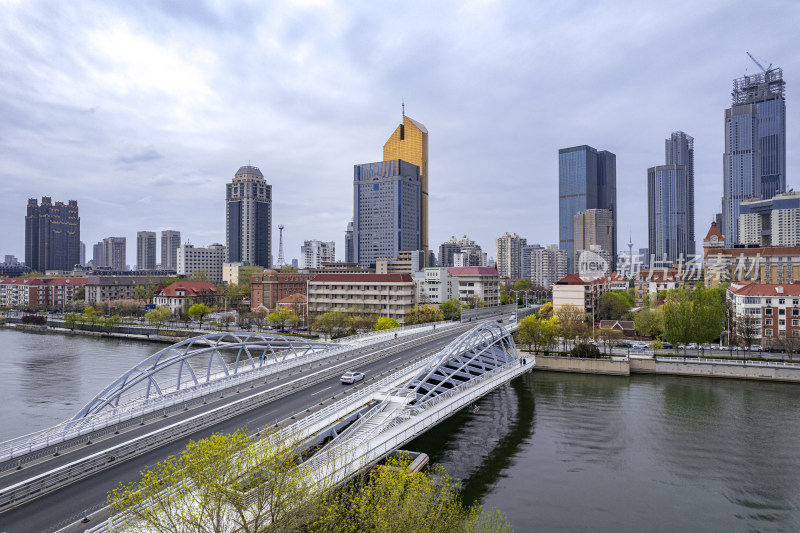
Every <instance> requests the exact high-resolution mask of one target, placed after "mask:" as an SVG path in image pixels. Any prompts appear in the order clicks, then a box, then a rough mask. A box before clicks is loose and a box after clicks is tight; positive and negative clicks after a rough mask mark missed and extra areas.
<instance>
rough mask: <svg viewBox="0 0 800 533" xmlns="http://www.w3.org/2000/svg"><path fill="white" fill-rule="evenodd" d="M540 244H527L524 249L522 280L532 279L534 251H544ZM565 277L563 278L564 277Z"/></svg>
mask: <svg viewBox="0 0 800 533" xmlns="http://www.w3.org/2000/svg"><path fill="white" fill-rule="evenodd" d="M543 249H544V248H542V246H540V245H538V244H526V245H525V246H523V247H522V260H521V261H522V276H521V277H522V278H523V279H531V257H532V255H533V251H534V250H543ZM562 277H563V276H562Z"/></svg>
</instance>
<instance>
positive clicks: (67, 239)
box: [25, 196, 81, 272]
mask: <svg viewBox="0 0 800 533" xmlns="http://www.w3.org/2000/svg"><path fill="white" fill-rule="evenodd" d="M80 242H81V219H80V217H79V216H78V202H77V200H70V201H69V202H68V203H66V204H65V203H63V202H56V203H55V204H53V202H52V199H51V198H50V197H49V196H43V197H42V204H41V205H39V204H38V202H37V201H36V199H35V198H31V199H29V200H28V211H27V214H26V215H25V264H26V265H27V266H29V267H31V268H32V269H33V270H34V271H39V272H45V271H47V270H72V269H73V268H74V267H75V265H76V264H78V263H80Z"/></svg>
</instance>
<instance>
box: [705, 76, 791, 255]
mask: <svg viewBox="0 0 800 533" xmlns="http://www.w3.org/2000/svg"><path fill="white" fill-rule="evenodd" d="M759 66H761V65H759ZM771 67H772V65H770V68H767V69H764V70H763V72H759V73H757V74H752V75H749V76H743V77H741V78H737V79H735V80H733V92H732V93H731V96H732V103H731V107H730V108H729V109H726V110H725V153H724V154H723V188H724V192H723V197H722V220H723V227H722V228H721V230H722V233H724V234H725V243H726V245H727V246H732V245H734V244H737V243H738V242H739V228H738V221H739V205H740V204H741V202H742V200H746V199H748V198H761V199H763V200H768V199H770V198H772V197H773V196H775V195H776V194H777V193H779V192H783V191H785V190H786V99H785V91H786V87H785V83H784V81H783V69H780V68H771Z"/></svg>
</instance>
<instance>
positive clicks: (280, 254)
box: [277, 224, 286, 267]
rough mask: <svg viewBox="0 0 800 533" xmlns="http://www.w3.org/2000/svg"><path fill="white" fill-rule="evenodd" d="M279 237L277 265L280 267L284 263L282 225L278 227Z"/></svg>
mask: <svg viewBox="0 0 800 533" xmlns="http://www.w3.org/2000/svg"><path fill="white" fill-rule="evenodd" d="M278 231H279V232H280V235H279V236H278V265H277V266H279V267H282V266H283V265H284V264H285V263H286V262H285V261H284V260H283V224H281V225H280V226H278Z"/></svg>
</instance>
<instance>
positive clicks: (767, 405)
mask: <svg viewBox="0 0 800 533" xmlns="http://www.w3.org/2000/svg"><path fill="white" fill-rule="evenodd" d="M161 347H163V345H159V344H149V343H144V342H135V341H118V340H111V339H97V338H87V337H70V336H62V335H54V334H32V333H22V332H16V331H12V330H6V329H0V402H1V403H0V405H1V406H2V407H0V409H2V411H0V413H2V420H3V424H1V425H0V441H1V440H6V439H9V438H12V437H15V436H19V435H23V434H26V433H30V432H32V431H35V430H37V429H41V428H44V427H47V426H49V425H52V424H55V423H58V422H60V421H61V420H63V419H65V418H67V417H68V416H70V415H73V414H74V413H75V412H76V411H77V410H78V409H79V408H80V407H81V406H82V405H83V404H84V403H86V402H87V401H88V400H89V399H90V398H91V397H93V396H94V395H95V394H96V393H97V392H99V391H100V390H101V389H102V388H103V387H104V386H105V385H107V384H108V383H109V382H111V381H112V380H113V379H115V378H116V377H118V376H119V375H120V374H121V373H122V372H124V371H125V370H127V369H128V368H130V367H132V366H133V365H134V364H135V363H137V362H138V361H140V360H141V359H144V358H145V357H147V356H148V355H150V354H152V353H153V352H155V351H157V350H158V349H160V348H161ZM478 405H479V406H480V411H479V412H478V413H472V412H471V411H468V410H465V411H463V412H460V413H458V414H456V415H455V416H453V417H451V418H450V419H448V420H446V421H444V422H443V423H441V424H440V425H438V426H437V427H435V428H434V429H432V430H431V431H429V432H428V433H426V434H425V435H423V436H422V437H420V438H418V439H416V440H414V441H412V442H411V443H409V444H408V445H407V446H406V448H407V449H410V450H417V451H424V452H426V453H428V454H429V455H430V456H431V460H432V462H435V463H440V464H442V465H444V466H445V468H446V469H447V471H448V472H449V473H450V474H451V475H452V476H454V477H456V478H459V479H461V480H462V484H463V494H464V498H465V500H466V501H467V502H468V503H471V502H479V503H481V504H482V505H483V506H484V507H488V508H491V507H496V508H498V509H500V510H501V511H503V512H504V513H505V514H506V515H507V516H508V518H509V519H510V521H511V523H512V524H513V525H514V527H515V529H516V530H517V531H543V532H551V531H558V532H572V531H574V532H606V531H608V532H617V531H637V532H638V531H669V532H674V531H720V532H732V531H800V385H795V384H783V383H770V382H757V381H737V380H724V379H710V378H684V377H677V376H658V377H656V376H634V377H631V378H625V377H615V376H593V375H581V374H563V373H549V372H533V373H532V374H526V375H524V376H522V377H521V378H519V379H517V380H515V381H514V382H513V383H511V384H510V385H509V386H506V387H502V388H500V389H499V390H497V391H495V392H494V393H492V394H490V395H489V396H487V397H485V398H483V399H482V400H481V401H480V402H479V403H478Z"/></svg>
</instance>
